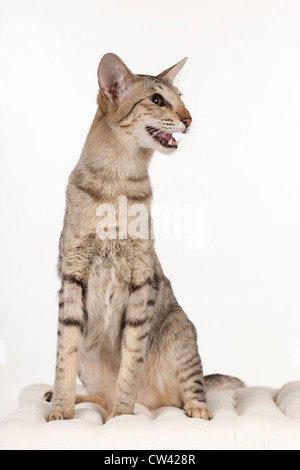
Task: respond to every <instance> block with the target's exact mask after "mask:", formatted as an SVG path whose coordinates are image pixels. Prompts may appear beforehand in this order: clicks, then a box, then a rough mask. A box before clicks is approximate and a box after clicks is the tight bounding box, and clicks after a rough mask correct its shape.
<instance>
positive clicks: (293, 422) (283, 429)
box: [0, 382, 300, 450]
mask: <svg viewBox="0 0 300 470" xmlns="http://www.w3.org/2000/svg"><path fill="white" fill-rule="evenodd" d="M48 389H49V386H48V385H42V384H37V385H31V386H29V387H26V388H25V389H24V390H22V391H21V393H20V397H19V404H18V407H17V409H16V411H15V412H14V413H13V414H11V415H10V416H8V417H7V418H6V419H5V420H4V421H3V422H2V423H1V424H0V449H107V450H114V449H122V450H125V449H130V450H132V449H145V450H147V449H149V450H152V449H153V450H154V449H162V450H171V449H175V450H176V449H177V450H179V449H181V450H195V449H300V382H291V383H288V384H286V385H284V386H283V387H282V388H281V389H274V388H268V387H247V388H245V389H239V390H236V391H231V390H224V391H212V392H208V406H209V409H210V411H211V414H212V418H213V419H212V420H211V421H209V422H208V421H204V420H199V419H191V418H187V417H186V416H185V414H184V412H183V411H182V410H180V409H177V408H172V407H165V408H160V409H158V410H155V411H150V410H148V409H147V408H145V407H144V406H142V405H139V404H137V405H136V406H135V414H134V415H133V416H131V415H123V416H118V417H116V418H114V419H112V420H110V421H109V422H108V423H107V424H105V425H103V415H104V412H103V410H102V409H101V408H100V407H99V406H98V405H95V404H92V403H81V404H79V405H76V409H75V417H74V419H72V420H70V421H53V422H51V423H47V422H46V416H47V414H48V413H49V409H50V404H48V403H46V402H45V401H44V400H43V395H44V393H45V392H46V391H47V390H48ZM78 391H79V392H80V393H82V389H78Z"/></svg>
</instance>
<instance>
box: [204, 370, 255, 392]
mask: <svg viewBox="0 0 300 470" xmlns="http://www.w3.org/2000/svg"><path fill="white" fill-rule="evenodd" d="M204 383H205V388H206V390H207V391H210V390H224V389H231V390H235V389H237V388H242V387H245V386H246V385H245V384H244V382H242V381H241V380H240V379H238V378H237V377H231V376H230V375H222V374H211V375H205V377H204Z"/></svg>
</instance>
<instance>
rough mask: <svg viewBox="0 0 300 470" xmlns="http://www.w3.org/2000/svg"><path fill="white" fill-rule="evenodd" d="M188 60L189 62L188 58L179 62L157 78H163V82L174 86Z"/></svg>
mask: <svg viewBox="0 0 300 470" xmlns="http://www.w3.org/2000/svg"><path fill="white" fill-rule="evenodd" d="M187 60H188V58H187V57H186V58H185V59H182V60H181V61H180V62H178V64H176V65H173V67H170V68H169V69H167V70H164V71H163V72H162V73H160V74H159V75H157V77H158V78H162V79H163V80H165V81H166V82H168V83H170V84H171V85H172V83H173V81H174V78H175V77H176V75H177V74H178V73H179V72H180V70H181V69H182V67H183V66H184V64H185V63H186V61H187Z"/></svg>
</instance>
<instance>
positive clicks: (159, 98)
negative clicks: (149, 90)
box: [150, 93, 166, 106]
mask: <svg viewBox="0 0 300 470" xmlns="http://www.w3.org/2000/svg"><path fill="white" fill-rule="evenodd" d="M150 99H151V101H152V103H154V104H157V106H165V105H166V102H165V100H164V99H163V97H162V96H161V95H159V94H157V93H156V94H155V95H152V96H151V98H150Z"/></svg>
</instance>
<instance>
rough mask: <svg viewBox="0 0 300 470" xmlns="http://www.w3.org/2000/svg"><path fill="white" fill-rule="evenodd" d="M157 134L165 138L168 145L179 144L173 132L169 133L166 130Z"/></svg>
mask: <svg viewBox="0 0 300 470" xmlns="http://www.w3.org/2000/svg"><path fill="white" fill-rule="evenodd" d="M156 135H157V136H158V137H160V138H161V139H164V140H165V141H166V143H167V145H168V146H170V147H171V146H174V145H176V146H177V141H176V140H175V139H174V137H173V136H172V134H167V133H166V132H163V131H160V132H158V133H157V134H156Z"/></svg>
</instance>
